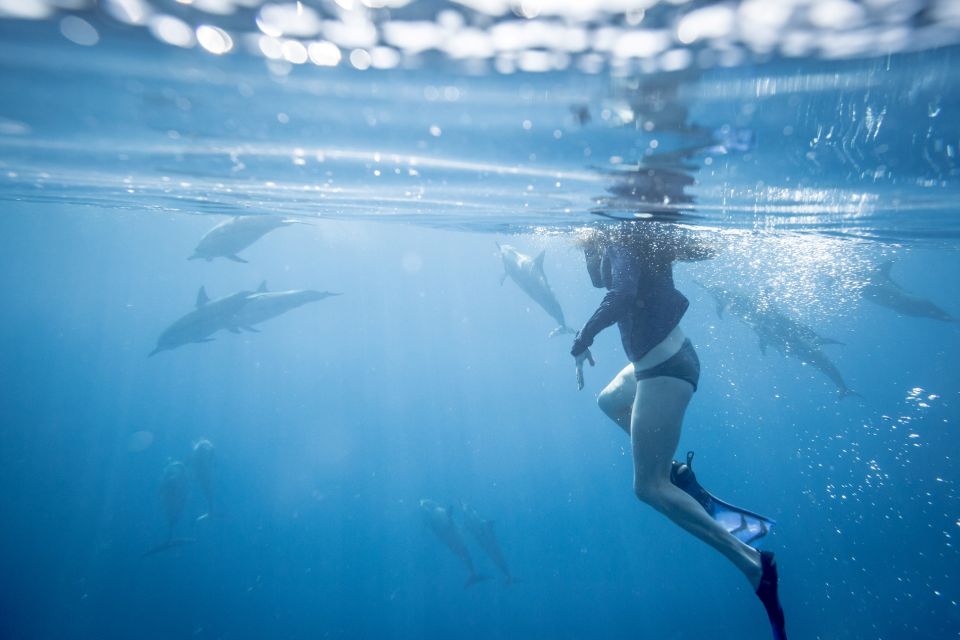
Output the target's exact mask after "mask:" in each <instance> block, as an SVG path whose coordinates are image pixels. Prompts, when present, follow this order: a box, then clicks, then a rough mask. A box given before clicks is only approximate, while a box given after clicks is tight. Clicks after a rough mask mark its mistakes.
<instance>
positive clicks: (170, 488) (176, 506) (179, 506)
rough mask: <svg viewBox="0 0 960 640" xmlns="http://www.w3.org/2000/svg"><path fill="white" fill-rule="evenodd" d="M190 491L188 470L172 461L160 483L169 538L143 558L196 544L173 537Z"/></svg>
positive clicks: (146, 552)
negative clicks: (185, 545)
mask: <svg viewBox="0 0 960 640" xmlns="http://www.w3.org/2000/svg"><path fill="white" fill-rule="evenodd" d="M188 491H189V487H188V485H187V468H186V467H185V466H184V465H183V463H182V462H178V461H176V460H174V461H171V462H170V463H169V464H167V466H166V468H164V470H163V479H162V480H161V482H160V501H161V503H162V504H163V512H164V515H166V517H167V538H166V540H164V541H163V542H161V543H160V544H158V545H157V546H155V547H152V548H150V549H147V550H146V551H144V552H143V554H141V557H143V558H145V557H147V556H152V555H153V554H155V553H160V552H161V551H166V550H167V549H172V548H173V547H179V546H181V545H184V544H189V543H191V542H194V540H193V539H191V538H174V537H173V531H174V528H175V527H176V526H177V522H179V521H180V516H181V515H182V514H183V508H184V506H185V505H186V504H187V493H188Z"/></svg>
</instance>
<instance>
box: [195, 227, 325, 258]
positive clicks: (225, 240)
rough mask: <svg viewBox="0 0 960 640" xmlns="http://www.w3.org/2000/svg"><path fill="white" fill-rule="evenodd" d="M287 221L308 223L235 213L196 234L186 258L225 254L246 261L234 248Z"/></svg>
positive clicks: (219, 256)
mask: <svg viewBox="0 0 960 640" xmlns="http://www.w3.org/2000/svg"><path fill="white" fill-rule="evenodd" d="M291 224H309V223H307V222H303V221H301V220H295V219H293V218H281V217H279V216H236V217H234V218H230V219H229V220H225V221H223V222H221V223H220V224H218V225H217V226H215V227H214V228H212V229H210V231H207V233H205V234H204V236H203V237H202V238H200V242H199V243H198V244H197V248H196V249H194V250H193V255H192V256H190V257H189V258H187V260H198V259H201V258H202V259H204V260H206V261H207V262H210V261H211V260H213V259H214V258H226V259H228V260H233V261H234V262H242V263H244V264H246V262H247V261H246V260H244V259H243V258H241V257H240V256H238V255H237V252H238V251H241V250H242V249H246V248H247V247H249V246H250V245H251V244H253V243H254V242H256V241H257V240H259V239H260V238H262V237H263V236H265V235H266V234H268V233H270V232H271V231H273V230H274V229H279V228H280V227H285V226H288V225H291Z"/></svg>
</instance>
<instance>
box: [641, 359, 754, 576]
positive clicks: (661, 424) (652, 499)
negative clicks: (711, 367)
mask: <svg viewBox="0 0 960 640" xmlns="http://www.w3.org/2000/svg"><path fill="white" fill-rule="evenodd" d="M692 395H693V386H692V385H691V384H690V383H689V382H686V381H684V380H679V379H677V378H668V377H657V378H650V379H648V380H642V381H640V382H638V383H637V393H636V397H635V398H634V403H633V413H632V416H631V420H630V440H631V444H632V447H633V466H634V484H633V486H634V491H635V492H636V494H637V497H638V498H640V500H642V501H643V502H645V503H647V504H649V505H650V506H652V507H653V508H654V509H656V510H657V511H659V512H660V513H662V514H663V515H665V516H667V517H668V518H670V520H672V521H673V522H674V523H676V524H677V525H679V526H680V527H681V528H683V529H685V530H686V531H688V532H690V533H692V534H693V535H694V536H696V537H697V538H699V539H700V540H703V541H704V542H706V543H707V544H709V545H710V546H711V547H713V548H714V549H716V550H717V551H719V552H720V553H722V554H723V555H724V556H726V557H727V558H728V559H729V560H730V561H731V562H733V564H734V565H736V566H737V568H738V569H740V571H742V572H743V574H744V575H745V576H746V577H747V580H749V581H750V584H751V585H753V588H754V589H756V588H757V586H758V585H759V584H760V577H761V573H762V569H761V566H760V553H759V552H758V551H757V550H756V549H754V548H752V547H750V546H749V545H746V544H744V543H743V542H741V541H740V540H738V539H737V538H736V537H734V536H733V535H731V534H730V533H728V532H727V530H726V529H724V528H723V527H722V526H721V525H720V524H718V523H717V522H716V521H715V520H714V519H713V518H711V517H710V515H709V514H708V513H707V512H706V511H704V510H703V507H702V506H700V503H699V502H697V501H696V500H694V499H693V498H692V497H691V496H690V495H689V494H687V493H686V492H685V491H683V490H682V489H680V488H679V487H677V486H676V485H674V484H673V483H672V482H670V466H671V462H672V461H673V454H674V452H675V451H676V449H677V445H678V444H679V442H680V428H681V426H682V425H683V415H684V413H685V412H686V410H687V404H689V402H690V398H691V396H692Z"/></svg>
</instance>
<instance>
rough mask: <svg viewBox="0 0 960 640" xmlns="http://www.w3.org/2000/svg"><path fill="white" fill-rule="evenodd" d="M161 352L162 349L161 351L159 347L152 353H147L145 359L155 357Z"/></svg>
mask: <svg viewBox="0 0 960 640" xmlns="http://www.w3.org/2000/svg"><path fill="white" fill-rule="evenodd" d="M161 351H163V349H161V348H160V347H157V348H156V349H154V350H153V351H151V352H150V353H148V354H147V357H148V358H152V357H153V356H155V355H157V354H158V353H160V352H161Z"/></svg>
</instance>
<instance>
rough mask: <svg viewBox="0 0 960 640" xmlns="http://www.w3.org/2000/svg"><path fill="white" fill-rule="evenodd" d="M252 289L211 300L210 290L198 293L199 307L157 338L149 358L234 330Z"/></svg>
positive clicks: (235, 330) (201, 289)
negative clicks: (219, 332) (223, 330)
mask: <svg viewBox="0 0 960 640" xmlns="http://www.w3.org/2000/svg"><path fill="white" fill-rule="evenodd" d="M251 293H253V292H252V291H240V292H237V293H235V294H233V295H230V296H226V297H223V298H218V299H216V300H211V299H210V297H209V296H208V295H207V291H206V289H204V288H203V287H200V290H199V291H198V292H197V304H196V308H195V309H194V310H193V311H191V312H189V313H187V314H186V315H184V316H183V317H182V318H180V319H179V320H177V321H176V322H174V323H173V324H171V325H170V326H169V327H167V328H166V329H165V330H164V332H163V333H161V334H160V337H159V338H157V346H156V348H155V349H154V350H153V351H151V352H150V354H149V355H148V356H147V357H150V356H153V355H156V354H158V353H160V352H161V351H169V350H170V349H176V348H177V347H180V346H183V345H185V344H190V343H191V342H210V341H211V340H213V338H211V337H210V336H211V335H213V334H214V333H216V332H217V331H220V330H221V329H227V330H228V331H232V332H233V333H238V332H239V331H240V330H239V329H238V327H237V322H236V316H237V314H238V313H239V312H240V310H241V309H242V308H243V307H244V305H246V304H247V299H248V298H249V296H250V294H251Z"/></svg>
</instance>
